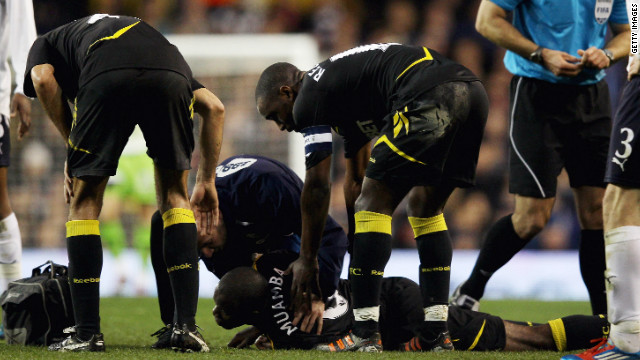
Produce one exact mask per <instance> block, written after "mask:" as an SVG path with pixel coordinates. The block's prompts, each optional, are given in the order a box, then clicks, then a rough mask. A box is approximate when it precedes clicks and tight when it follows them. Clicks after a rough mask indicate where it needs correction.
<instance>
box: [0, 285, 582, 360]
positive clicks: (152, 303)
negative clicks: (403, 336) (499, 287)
mask: <svg viewBox="0 0 640 360" xmlns="http://www.w3.org/2000/svg"><path fill="white" fill-rule="evenodd" d="M212 308H213V300H211V299H200V302H199V305H198V314H197V321H198V325H199V326H200V327H201V328H202V330H201V332H202V334H203V336H204V338H205V340H206V341H207V343H208V344H209V346H210V347H211V352H210V353H206V354H183V353H176V352H173V351H171V350H153V349H151V348H150V345H151V344H152V343H153V342H154V340H155V339H156V338H155V337H153V338H152V337H151V336H149V335H150V334H152V333H153V332H155V331H156V330H158V329H159V328H160V327H161V326H162V323H161V321H160V315H159V310H158V305H157V300H156V299H155V298H103V299H101V318H102V332H103V333H104V338H105V344H106V349H107V352H106V353H53V352H49V351H47V350H46V349H45V348H44V347H32V346H29V347H23V346H15V345H7V344H6V342H5V341H0V359H2V360H8V359H94V358H95V359H196V358H197V359H212V358H213V359H260V360H268V359H274V360H276V359H277V360H311V359H403V360H404V359H439V360H440V359H442V360H444V359H446V360H453V359H456V360H458V359H462V360H465V359H477V360H510V359H514V360H515V359H519V360H533V359H560V357H561V356H562V355H564V354H565V353H559V352H548V351H544V352H543V351H540V352H511V353H508V352H465V351H455V352H451V353H413V354H407V353H400V352H390V351H389V352H384V353H382V354H364V353H341V354H335V353H334V354H328V353H322V352H317V351H302V350H295V351H294V350H288V351H285V350H277V351H260V350H257V349H255V348H252V349H242V350H239V349H229V348H227V347H226V344H227V343H228V342H229V340H230V339H231V338H232V337H233V335H235V333H236V332H237V330H239V329H234V330H224V329H222V328H221V327H219V326H218V325H216V323H215V322H214V320H213V316H212V315H211V309H212ZM481 310H483V311H486V312H489V313H492V314H496V315H499V316H501V317H502V318H504V319H510V320H521V321H533V322H546V321H547V320H551V319H555V318H558V317H562V316H566V315H572V314H589V313H590V308H589V304H588V303H586V302H542V301H525V300H504V301H483V302H482V305H481Z"/></svg>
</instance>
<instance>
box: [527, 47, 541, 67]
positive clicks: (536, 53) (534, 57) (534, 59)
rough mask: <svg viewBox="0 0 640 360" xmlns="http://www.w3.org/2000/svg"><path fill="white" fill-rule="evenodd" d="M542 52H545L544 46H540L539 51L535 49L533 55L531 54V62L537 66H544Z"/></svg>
mask: <svg viewBox="0 0 640 360" xmlns="http://www.w3.org/2000/svg"><path fill="white" fill-rule="evenodd" d="M542 50H544V48H543V47H542V46H538V48H537V49H535V50H534V51H533V52H532V53H531V54H529V60H530V61H532V62H534V63H536V64H540V65H542V63H543V59H542Z"/></svg>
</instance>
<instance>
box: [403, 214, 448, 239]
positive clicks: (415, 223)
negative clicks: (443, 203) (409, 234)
mask: <svg viewBox="0 0 640 360" xmlns="http://www.w3.org/2000/svg"><path fill="white" fill-rule="evenodd" d="M409 224H411V228H412V229H413V235H414V236H415V237H416V238H417V237H418V236H421V235H426V234H431V233H434V232H438V231H445V230H447V229H448V228H447V223H446V222H445V221H444V214H440V215H436V216H432V217H430V218H419V217H412V216H409Z"/></svg>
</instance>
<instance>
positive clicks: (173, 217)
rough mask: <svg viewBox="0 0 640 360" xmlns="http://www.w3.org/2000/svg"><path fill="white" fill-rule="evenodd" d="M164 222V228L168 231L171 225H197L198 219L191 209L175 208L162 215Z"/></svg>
mask: <svg viewBox="0 0 640 360" xmlns="http://www.w3.org/2000/svg"><path fill="white" fill-rule="evenodd" d="M162 221H163V222H164V228H165V229H166V228H168V227H169V226H171V225H177V224H195V223H196V218H195V216H194V215H193V211H191V210H189V209H181V208H173V209H169V210H167V211H165V213H164V214H162Z"/></svg>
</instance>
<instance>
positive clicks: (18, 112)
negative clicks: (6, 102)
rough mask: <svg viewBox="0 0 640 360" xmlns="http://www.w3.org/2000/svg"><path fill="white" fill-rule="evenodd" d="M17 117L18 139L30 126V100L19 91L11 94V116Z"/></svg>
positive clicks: (20, 138)
mask: <svg viewBox="0 0 640 360" xmlns="http://www.w3.org/2000/svg"><path fill="white" fill-rule="evenodd" d="M16 116H17V117H18V119H19V120H20V122H19V123H18V140H22V137H23V136H25V135H27V133H28V132H29V128H30V127H31V100H30V99H29V98H28V97H26V96H24V95H22V94H19V93H15V94H14V95H13V99H12V100H11V117H16Z"/></svg>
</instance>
